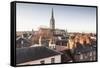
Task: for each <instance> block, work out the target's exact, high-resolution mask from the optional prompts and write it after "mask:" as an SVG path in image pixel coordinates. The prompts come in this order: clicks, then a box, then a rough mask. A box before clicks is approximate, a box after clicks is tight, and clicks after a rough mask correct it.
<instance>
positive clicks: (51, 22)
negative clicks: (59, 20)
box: [50, 8, 55, 30]
mask: <svg viewBox="0 0 100 68" xmlns="http://www.w3.org/2000/svg"><path fill="white" fill-rule="evenodd" d="M50 28H51V29H52V30H54V29H55V19H54V12H53V8H52V13H51V19H50Z"/></svg>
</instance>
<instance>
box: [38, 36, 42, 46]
mask: <svg viewBox="0 0 100 68" xmlns="http://www.w3.org/2000/svg"><path fill="white" fill-rule="evenodd" d="M41 45H42V37H41V36H40V38H39V46H41Z"/></svg>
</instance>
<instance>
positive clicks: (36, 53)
mask: <svg viewBox="0 0 100 68" xmlns="http://www.w3.org/2000/svg"><path fill="white" fill-rule="evenodd" d="M60 54H61V53H59V52H56V51H53V50H51V49H49V48H46V47H44V46H38V47H25V48H17V49H16V63H17V64H19V63H24V62H28V61H34V60H38V59H42V58H46V57H51V56H55V55H60Z"/></svg>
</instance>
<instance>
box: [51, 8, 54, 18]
mask: <svg viewBox="0 0 100 68" xmlns="http://www.w3.org/2000/svg"><path fill="white" fill-rule="evenodd" d="M51 18H54V16H53V8H52V17H51Z"/></svg>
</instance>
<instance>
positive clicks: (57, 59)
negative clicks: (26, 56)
mask: <svg viewBox="0 0 100 68" xmlns="http://www.w3.org/2000/svg"><path fill="white" fill-rule="evenodd" d="M51 58H55V63H61V55H56V56H52V57H47V58H43V59H39V60H34V61H29V62H25V63H21V64H18V65H33V64H41V63H40V61H45V63H44V64H50V63H51Z"/></svg>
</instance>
